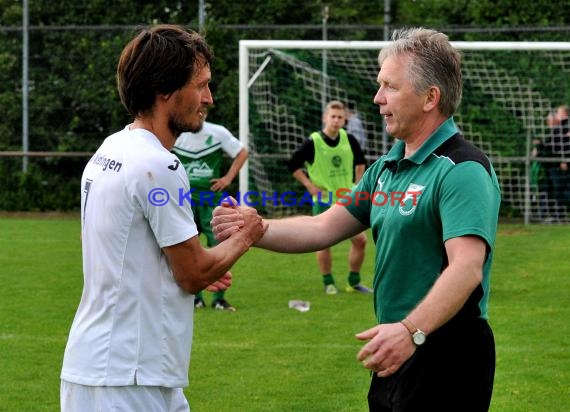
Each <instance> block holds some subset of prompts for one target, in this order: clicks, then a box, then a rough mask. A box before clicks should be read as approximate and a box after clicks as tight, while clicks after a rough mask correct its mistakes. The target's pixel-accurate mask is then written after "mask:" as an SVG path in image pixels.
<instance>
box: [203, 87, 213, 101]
mask: <svg viewBox="0 0 570 412" xmlns="http://www.w3.org/2000/svg"><path fill="white" fill-rule="evenodd" d="M202 104H207V105H211V104H214V97H213V96H212V91H211V90H210V87H206V89H205V91H204V93H203V94H202Z"/></svg>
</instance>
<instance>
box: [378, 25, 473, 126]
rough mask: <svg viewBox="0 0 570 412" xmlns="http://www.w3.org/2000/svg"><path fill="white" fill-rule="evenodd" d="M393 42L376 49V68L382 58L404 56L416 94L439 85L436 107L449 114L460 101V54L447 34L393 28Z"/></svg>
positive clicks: (422, 29) (382, 60) (451, 113)
mask: <svg viewBox="0 0 570 412" xmlns="http://www.w3.org/2000/svg"><path fill="white" fill-rule="evenodd" d="M392 40H393V42H392V43H390V44H389V45H388V46H386V47H384V48H382V49H381V50H380V54H379V55H378V63H379V64H380V67H381V66H382V63H383V62H384V60H386V58H388V57H391V56H395V55H408V56H410V57H411V63H410V65H409V67H408V71H407V75H408V79H409V80H410V82H411V83H412V86H414V89H415V90H416V92H418V93H423V92H425V91H426V90H428V89H429V88H430V87H432V86H436V87H437V88H439V90H440V93H441V98H440V102H439V109H440V111H441V113H442V114H443V115H445V116H451V115H453V113H454V112H455V110H456V109H457V107H458V106H459V103H460V102H461V88H462V81H461V54H460V53H459V51H457V50H456V49H455V48H454V47H453V46H452V45H451V43H450V42H449V39H448V37H447V36H446V35H445V34H443V33H440V32H438V31H435V30H430V29H424V28H422V27H419V28H410V29H400V30H395V31H394V33H393V34H392Z"/></svg>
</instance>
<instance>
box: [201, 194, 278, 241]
mask: <svg viewBox="0 0 570 412" xmlns="http://www.w3.org/2000/svg"><path fill="white" fill-rule="evenodd" d="M210 225H211V226H212V232H213V233H214V235H215V236H216V239H217V240H218V242H222V241H224V240H226V239H228V238H229V237H230V236H232V235H234V234H237V233H239V235H241V237H242V239H243V241H244V242H245V243H246V245H247V248H249V247H250V246H252V245H254V244H256V243H257V242H258V241H259V240H260V239H261V238H262V237H263V235H264V234H265V232H266V231H267V228H268V223H267V222H266V221H264V220H263V218H262V217H261V216H260V215H259V214H258V213H257V210H255V209H254V208H252V207H248V206H237V202H236V200H235V199H234V198H232V197H229V198H228V200H227V201H225V200H224V201H223V202H222V204H221V206H218V207H216V208H215V209H214V212H213V213H212V220H211V221H210Z"/></svg>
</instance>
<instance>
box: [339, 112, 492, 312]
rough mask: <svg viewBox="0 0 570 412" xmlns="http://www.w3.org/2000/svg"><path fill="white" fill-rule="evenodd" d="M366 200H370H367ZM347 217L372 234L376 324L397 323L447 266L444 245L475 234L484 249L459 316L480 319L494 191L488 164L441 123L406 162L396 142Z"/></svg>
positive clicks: (450, 125)
mask: <svg viewBox="0 0 570 412" xmlns="http://www.w3.org/2000/svg"><path fill="white" fill-rule="evenodd" d="M366 194H369V195H370V196H368V198H366V197H367V196H366ZM351 196H352V197H351V199H350V201H349V203H350V204H348V205H347V208H348V211H349V212H350V213H351V214H352V215H353V216H354V217H356V218H357V219H358V220H359V221H360V222H362V223H363V224H364V225H366V226H369V227H370V228H371V229H372V235H373V238H374V242H375V244H376V264H375V276H374V306H375V311H376V316H377V319H378V322H380V323H390V322H397V321H400V320H401V319H403V318H404V317H405V316H407V315H408V313H409V312H410V311H412V310H413V309H414V308H415V307H416V306H417V304H418V303H419V302H420V301H421V300H422V299H423V298H424V297H425V296H426V294H427V293H428V292H429V290H430V289H431V287H432V286H433V284H434V283H435V281H436V280H437V278H438V276H439V275H440V273H441V272H442V270H443V269H444V268H445V267H447V255H446V252H445V247H444V242H445V241H446V240H448V239H451V238H454V237H458V236H466V235H474V236H479V237H480V238H482V239H483V240H484V241H485V242H486V243H487V250H488V257H487V259H486V261H485V265H484V268H483V281H482V284H481V285H480V286H479V287H478V288H477V289H476V290H475V291H474V292H473V294H472V295H471V297H470V298H469V299H468V301H467V303H466V304H465V306H464V307H463V308H462V309H461V310H460V312H459V314H458V316H471V317H480V318H484V319H487V316H488V312H487V304H488V299H489V276H490V267H491V261H492V251H493V245H494V242H495V236H496V231H497V220H498V213H499V204H500V191H499V184H498V181H497V177H496V175H495V172H494V170H493V167H492V166H491V164H490V162H489V160H488V158H487V157H486V156H485V155H484V154H483V153H482V152H481V151H480V150H479V149H477V148H476V147H475V146H473V145H472V144H471V143H469V142H468V141H466V140H465V139H464V138H463V136H462V135H461V134H460V132H459V130H458V128H457V126H456V125H455V122H454V121H453V118H449V119H448V120H447V121H445V122H444V123H443V124H442V125H441V126H440V127H439V128H438V129H437V130H436V131H435V132H434V133H433V134H432V135H431V136H430V137H429V138H428V140H426V141H425V142H424V144H423V145H422V146H421V147H420V148H419V149H418V151H416V152H415V153H414V154H413V155H412V156H411V157H410V158H407V159H405V158H404V143H403V142H402V141H398V142H396V144H395V145H394V146H393V147H392V149H391V150H390V152H389V153H388V154H386V155H384V156H382V157H381V158H380V159H378V160H377V161H376V162H375V163H374V164H373V165H372V166H371V167H370V168H369V169H368V170H367V171H366V172H365V174H364V176H363V177H362V179H361V181H360V182H359V184H358V185H357V186H356V187H355V188H354V190H353V192H352V195H351Z"/></svg>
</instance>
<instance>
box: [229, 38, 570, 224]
mask: <svg viewBox="0 0 570 412" xmlns="http://www.w3.org/2000/svg"><path fill="white" fill-rule="evenodd" d="M386 44H387V42H366V41H364V42H350V41H348V42H339V41H272V40H259V41H258V40H242V41H240V45H239V52H240V54H239V56H240V57H239V59H240V60H239V65H240V67H239V71H240V76H239V82H240V88H239V89H240V130H239V137H240V139H241V140H242V142H244V144H245V145H246V146H247V147H248V149H249V152H250V157H249V161H248V164H247V167H244V168H242V170H241V172H240V194H241V195H242V196H243V195H245V194H246V193H247V192H248V191H249V192H250V193H253V194H254V198H253V199H252V198H250V204H252V205H254V206H259V207H261V208H262V210H263V212H264V213H266V214H267V215H271V216H280V215H288V214H307V213H309V212H310V207H309V205H308V204H307V203H306V202H302V201H299V200H300V199H302V196H303V192H304V188H303V187H302V186H301V185H300V184H298V183H297V182H296V181H295V179H294V178H293V177H292V176H291V174H290V173H289V172H288V170H287V161H288V159H289V158H290V156H291V154H292V153H293V151H294V150H295V149H296V148H297V146H298V145H299V144H301V142H302V141H303V140H304V139H306V138H307V137H308V136H309V134H310V133H311V132H312V131H315V130H319V129H320V128H321V126H322V124H321V115H322V108H323V106H324V105H325V104H326V102H328V101H329V100H332V99H337V100H341V101H343V102H345V103H346V104H347V106H348V107H350V108H352V109H353V110H354V111H355V112H356V113H358V115H359V117H360V118H361V120H362V122H363V125H364V129H365V131H366V136H367V144H366V148H365V154H366V157H367V159H368V160H369V162H372V161H374V160H375V159H377V158H378V157H379V156H380V155H382V154H384V153H386V151H387V150H389V148H390V146H391V144H392V139H391V137H390V136H387V135H386V133H385V132H384V126H383V124H382V119H381V117H380V115H379V110H378V107H377V106H376V105H374V104H373V97H374V95H375V94H376V91H377V88H378V86H377V84H376V77H377V75H378V61H377V56H378V52H379V50H380V49H381V48H382V47H383V46H385V45H386ZM453 45H454V47H457V48H458V49H459V50H460V51H461V53H462V55H463V63H462V67H463V82H464V89H463V100H462V103H461V105H460V107H459V109H458V111H457V113H456V114H455V120H456V122H457V124H458V125H459V127H460V128H461V130H462V132H463V133H464V135H465V137H466V138H467V139H468V140H471V141H472V142H473V143H474V144H475V145H477V146H478V147H480V148H481V149H482V150H483V151H484V152H485V153H486V154H487V155H488V156H489V157H490V159H491V161H492V162H493V164H494V167H495V169H496V171H497V175H498V177H499V180H500V184H501V190H502V210H501V215H502V216H503V217H518V218H523V219H524V221H525V222H526V223H528V222H532V221H549V219H551V220H552V221H557V222H568V218H569V214H568V211H567V210H566V206H565V204H564V201H563V199H562V200H561V196H559V193H554V192H553V190H552V186H551V185H549V183H548V176H547V173H546V171H547V169H548V168H549V167H551V166H556V165H559V164H560V162H561V161H563V160H566V159H568V160H569V161H570V151H568V152H567V150H568V147H569V146H570V145H566V146H564V145H560V146H559V147H557V150H555V151H554V155H553V156H554V157H552V155H551V157H537V156H536V151H535V150H533V148H534V147H535V142H539V141H543V142H544V141H545V140H548V139H547V137H548V136H549V134H550V133H551V131H550V129H549V126H548V125H547V122H546V118H547V116H548V115H549V113H550V112H551V111H552V110H553V109H554V108H555V107H557V106H559V105H562V104H570V43H566V42H564V43H553V42H454V43H453ZM568 139H570V137H568ZM569 173H570V172H569ZM284 193H285V194H287V195H286V196H283V194H284ZM293 193H296V195H297V198H296V200H297V201H295V198H294V197H293ZM261 194H263V196H261ZM255 196H257V197H255ZM283 200H285V201H283Z"/></svg>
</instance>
